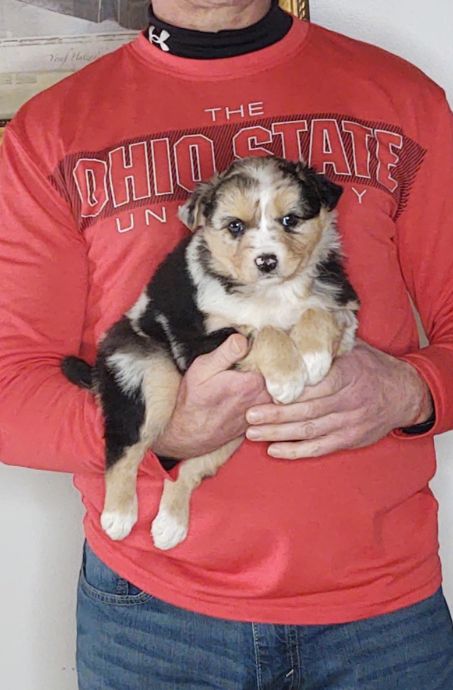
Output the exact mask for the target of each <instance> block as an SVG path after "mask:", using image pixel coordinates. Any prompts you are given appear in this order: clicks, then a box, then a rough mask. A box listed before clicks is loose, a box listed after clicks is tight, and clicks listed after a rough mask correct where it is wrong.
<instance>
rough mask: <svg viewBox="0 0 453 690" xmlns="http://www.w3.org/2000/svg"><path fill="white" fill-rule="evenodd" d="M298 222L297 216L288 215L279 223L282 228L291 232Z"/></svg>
mask: <svg viewBox="0 0 453 690" xmlns="http://www.w3.org/2000/svg"><path fill="white" fill-rule="evenodd" d="M299 220H300V219H299V218H298V216H295V215H294V213H288V215H287V216H283V218H282V219H281V221H280V222H281V224H282V225H283V227H284V228H287V229H288V230H291V229H292V228H295V227H296V225H297V224H298V223H299Z"/></svg>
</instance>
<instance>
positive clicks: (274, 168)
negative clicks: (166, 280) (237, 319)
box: [179, 157, 342, 285]
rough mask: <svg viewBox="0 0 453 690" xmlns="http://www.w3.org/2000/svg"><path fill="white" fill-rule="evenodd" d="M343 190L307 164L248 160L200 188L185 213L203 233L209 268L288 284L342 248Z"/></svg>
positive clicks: (246, 280)
mask: <svg viewBox="0 0 453 690" xmlns="http://www.w3.org/2000/svg"><path fill="white" fill-rule="evenodd" d="M341 194H342V188H341V187H339V186H338V185H336V184H334V183H333V182H330V181H329V180H328V179H327V178H326V177H324V176H323V175H318V174H317V173H316V172H315V171H314V170H313V169H311V168H309V167H308V166H306V165H305V164H303V163H291V162H289V161H286V160H284V159H281V158H275V157H265V158H244V159H242V160H239V161H236V162H235V163H233V165H232V166H231V167H230V168H228V169H227V170H226V171H225V172H224V173H222V174H221V175H217V176H216V177H215V178H214V179H213V180H211V181H210V182H207V183H202V184H200V185H199V186H198V187H197V188H196V189H195V191H194V192H193V194H192V195H191V197H189V199H188V200H187V202H186V203H185V204H184V206H182V207H181V208H180V213H179V216H180V218H181V220H182V221H183V222H184V223H185V224H186V225H187V226H188V227H189V228H190V229H191V230H192V231H194V232H197V234H202V241H203V250H204V251H203V257H204V261H205V262H206V261H208V262H209V269H210V270H211V271H213V272H215V273H216V274H217V275H219V276H222V277H223V278H226V279H228V280H231V281H233V282H234V283H236V284H242V285H250V284H254V283H262V282H263V281H272V282H275V283H278V282H283V281H285V280H287V279H288V278H290V277H292V276H294V275H295V274H297V273H298V272H299V271H302V270H303V269H304V268H306V267H307V266H309V265H310V264H312V263H313V262H315V263H316V262H317V261H318V260H320V259H321V258H323V256H322V254H323V253H324V251H328V250H329V248H331V247H332V244H333V243H335V242H336V235H335V231H334V229H333V222H332V221H333V218H332V211H333V209H334V208H335V207H336V205H337V203H338V200H339V198H340V196H341Z"/></svg>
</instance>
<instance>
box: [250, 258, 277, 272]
mask: <svg viewBox="0 0 453 690" xmlns="http://www.w3.org/2000/svg"><path fill="white" fill-rule="evenodd" d="M255 264H256V265H257V267H258V270H259V271H261V273H272V271H275V269H276V268H277V266H278V259H277V257H276V256H275V254H261V255H260V256H257V257H256V259H255Z"/></svg>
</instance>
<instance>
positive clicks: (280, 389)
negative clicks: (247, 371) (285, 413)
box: [266, 366, 307, 405]
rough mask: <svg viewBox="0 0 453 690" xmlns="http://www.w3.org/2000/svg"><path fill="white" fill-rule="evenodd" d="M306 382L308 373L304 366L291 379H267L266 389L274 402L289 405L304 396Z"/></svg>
mask: <svg viewBox="0 0 453 690" xmlns="http://www.w3.org/2000/svg"><path fill="white" fill-rule="evenodd" d="M306 381H307V371H306V368H305V366H303V367H301V368H300V369H299V371H295V372H292V374H291V376H290V377H286V378H284V377H282V376H279V377H276V378H270V377H267V378H266V388H267V390H268V393H269V395H270V396H271V398H272V400H273V401H274V402H276V403H281V404H282V405H288V404H289V403H292V402H294V401H295V400H297V398H298V397H299V396H300V395H302V393H303V391H304V387H305V383H306Z"/></svg>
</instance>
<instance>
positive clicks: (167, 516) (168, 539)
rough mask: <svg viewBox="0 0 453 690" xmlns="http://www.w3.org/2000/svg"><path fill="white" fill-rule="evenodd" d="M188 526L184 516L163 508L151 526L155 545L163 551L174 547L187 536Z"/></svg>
mask: <svg viewBox="0 0 453 690" xmlns="http://www.w3.org/2000/svg"><path fill="white" fill-rule="evenodd" d="M188 527H189V526H188V520H187V519H185V518H184V517H183V516H180V515H174V514H173V513H170V512H169V511H168V510H167V509H166V508H161V509H160V510H159V512H158V514H157V516H156V517H155V518H154V521H153V524H152V527H151V534H152V537H153V541H154V546H155V547H156V549H160V550H161V551H167V550H168V549H173V548H174V547H175V546H177V545H178V544H180V543H181V542H182V541H184V539H185V538H186V537H187V532H188Z"/></svg>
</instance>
